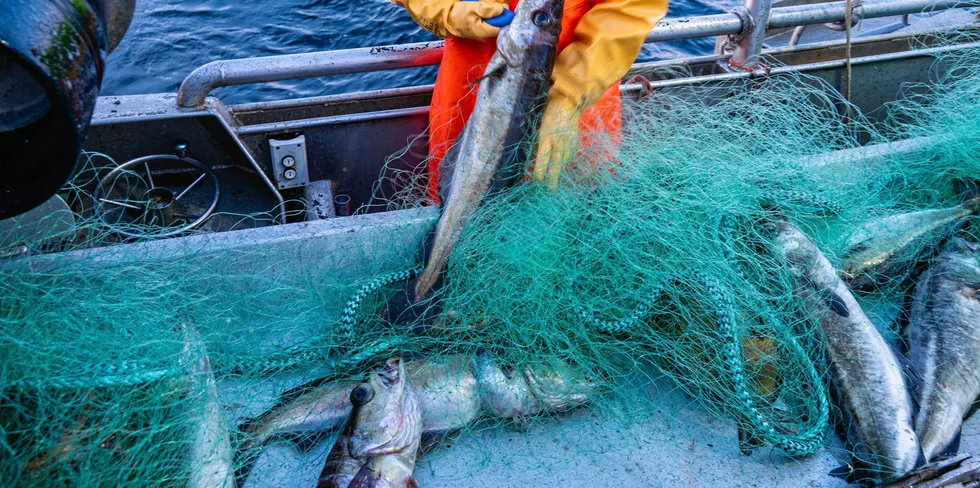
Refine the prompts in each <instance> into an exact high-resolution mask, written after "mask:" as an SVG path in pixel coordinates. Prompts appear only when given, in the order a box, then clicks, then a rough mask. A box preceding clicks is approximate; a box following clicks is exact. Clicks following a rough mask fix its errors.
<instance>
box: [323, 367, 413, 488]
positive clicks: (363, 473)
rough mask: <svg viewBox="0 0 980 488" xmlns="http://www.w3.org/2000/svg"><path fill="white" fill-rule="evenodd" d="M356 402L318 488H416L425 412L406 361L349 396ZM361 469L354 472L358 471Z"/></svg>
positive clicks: (376, 374)
mask: <svg viewBox="0 0 980 488" xmlns="http://www.w3.org/2000/svg"><path fill="white" fill-rule="evenodd" d="M350 401H351V404H353V408H352V410H351V415H350V417H349V419H348V422H347V426H346V428H345V429H344V432H343V433H342V434H341V436H340V437H339V438H338V439H337V441H336V442H335V443H334V447H333V449H332V450H331V452H330V454H329V455H328V457H327V462H326V463H325V464H324V467H323V471H322V472H321V473H320V480H319V483H318V484H317V486H318V487H324V488H326V487H347V486H393V487H410V486H415V480H414V479H413V478H412V472H413V470H414V469H415V458H416V456H417V454H418V449H419V443H420V442H421V438H422V412H421V407H420V406H419V402H418V397H417V396H416V394H415V387H414V386H412V384H411V381H410V380H409V378H408V374H407V373H406V371H405V363H404V362H403V361H402V360H401V358H392V359H390V360H388V362H387V363H385V365H384V366H382V367H381V368H378V369H377V370H376V371H375V372H374V373H372V374H371V376H370V378H369V379H368V381H366V382H364V383H362V384H360V385H358V386H357V387H355V388H354V389H353V390H352V391H351V393H350ZM355 467H356V468H357V469H356V470H354V468H355Z"/></svg>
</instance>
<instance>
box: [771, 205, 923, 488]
mask: <svg viewBox="0 0 980 488" xmlns="http://www.w3.org/2000/svg"><path fill="white" fill-rule="evenodd" d="M773 224H774V229H773V230H775V231H776V235H775V239H774V243H775V246H776V248H777V249H778V252H779V254H780V255H781V257H782V258H783V259H784V260H785V262H786V263H787V264H788V267H789V271H790V274H791V276H792V277H793V280H794V283H795V288H796V293H797V294H799V295H800V296H801V297H802V298H803V300H804V301H805V303H806V304H807V305H808V306H809V307H810V309H811V310H814V311H815V312H816V313H817V314H818V315H819V317H820V326H821V329H822V330H823V336H824V343H825V344H826V350H825V357H826V360H827V362H828V364H829V366H830V373H831V381H830V383H831V393H832V398H833V400H834V404H835V406H836V409H835V414H836V415H835V417H836V420H837V428H838V434H840V435H841V437H842V438H843V439H844V440H845V443H846V444H847V445H848V448H849V450H850V452H851V462H850V463H849V464H848V465H845V466H842V467H841V468H838V469H835V470H834V471H832V472H831V473H830V474H831V475H832V476H836V477H840V478H844V479H846V480H847V481H849V482H860V483H863V484H887V483H891V482H893V481H896V480H899V479H901V478H902V477H903V476H905V475H906V474H907V473H909V472H911V471H912V470H914V469H916V468H918V467H920V466H922V465H923V464H925V459H924V457H923V454H922V450H921V449H920V447H919V439H918V437H917V435H916V433H915V428H914V423H913V417H914V414H915V412H914V404H913V398H912V395H911V394H910V389H911V388H910V386H911V385H910V380H909V376H910V374H909V373H910V371H909V368H907V366H906V363H905V362H904V361H903V358H902V357H901V356H900V355H898V354H897V353H896V351H895V350H894V349H893V348H892V347H891V346H890V345H889V344H888V343H887V342H886V341H885V339H884V338H883V337H882V336H881V334H880V333H879V332H878V330H877V329H876V328H875V326H874V324H872V323H871V321H870V320H869V319H868V317H867V316H866V315H865V314H864V312H863V311H862V310H861V307H860V306H859V305H858V303H857V301H856V300H855V298H854V295H853V294H852V293H851V291H850V290H849V289H848V288H847V286H846V285H845V284H844V283H843V281H842V280H841V278H840V277H839V276H838V274H837V270H835V269H834V268H833V266H832V265H831V264H830V261H828V260H827V258H826V256H824V254H823V253H822V252H821V251H820V250H819V249H818V248H817V246H816V244H814V242H813V241H812V240H811V239H810V237H809V236H807V235H806V234H804V233H803V231H801V230H800V229H799V228H797V227H796V226H795V225H793V224H791V223H790V222H788V221H785V220H779V221H777V222H774V223H773Z"/></svg>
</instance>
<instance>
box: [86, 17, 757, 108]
mask: <svg viewBox="0 0 980 488" xmlns="http://www.w3.org/2000/svg"><path fill="white" fill-rule="evenodd" d="M740 3H741V2H740V1H738V0H673V1H671V5H670V10H669V12H668V14H667V15H668V17H684V16H691V15H706V14H713V13H720V12H725V11H728V10H730V9H731V8H733V7H734V6H735V5H737V4H740ZM435 39H437V38H436V37H435V36H433V35H431V34H429V33H428V32H426V31H424V30H422V29H421V28H419V27H418V26H417V25H415V23H414V22H413V21H412V19H411V18H409V16H408V14H407V13H406V12H405V11H404V10H403V9H402V8H400V7H397V6H395V5H393V4H391V3H390V2H389V0H356V1H355V0H332V1H329V0H284V1H278V2H260V1H257V0H183V1H180V2H174V1H172V0H137V11H136V16H135V18H134V19H133V23H132V25H131V26H130V28H129V32H128V33H127V34H126V37H125V38H124V39H123V41H122V43H121V44H120V45H119V47H118V48H117V49H116V50H115V51H113V53H112V54H111V55H110V56H109V59H108V63H107V72H106V77H105V80H104V82H103V85H102V86H103V91H102V93H103V94H105V95H130V94H137V93H161V92H175V91H177V88H178V87H179V86H180V82H181V81H182V80H183V79H184V77H186V76H187V75H188V74H189V73H190V72H191V71H193V70H194V69H195V68H197V67H198V66H201V65H203V64H205V63H208V62H211V61H216V60H219V59H236V58H247V57H256V56H272V55H279V54H293V53H305V52H313V51H324V50H334V49H349V48H356V47H371V46H382V45H389V44H402V43H409V42H423V41H429V40H435ZM713 49H714V43H713V40H711V39H697V40H686V41H677V42H671V43H662V44H658V45H647V46H645V47H644V49H643V52H642V53H641V54H640V57H639V59H640V60H641V61H647V60H657V59H668V58H670V57H674V56H677V55H679V54H688V55H696V54H706V53H710V52H711V51H712V50H713ZM435 73H436V67H427V68H418V69H409V70H396V71H389V72H386V73H362V74H355V75H344V76H334V77H324V78H315V79H307V80H296V81H288V82H280V83H268V84H262V85H250V86H245V87H229V88H222V89H219V90H217V91H215V92H214V94H215V95H217V96H219V97H221V99H222V100H223V101H225V102H226V103H242V102H252V101H261V100H275V99H283V98H290V97H297V96H317V95H330V94H337V93H345V92H354V91H362V90H375V89H381V88H394V87H401V86H414V85H422V84H427V83H432V82H433V81H434V80H435Z"/></svg>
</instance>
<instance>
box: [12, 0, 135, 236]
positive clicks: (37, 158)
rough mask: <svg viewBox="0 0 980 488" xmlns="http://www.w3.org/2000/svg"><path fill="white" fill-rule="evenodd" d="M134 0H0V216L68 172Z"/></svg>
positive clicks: (52, 189)
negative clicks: (106, 65)
mask: <svg viewBox="0 0 980 488" xmlns="http://www.w3.org/2000/svg"><path fill="white" fill-rule="evenodd" d="M134 4H135V0H91V1H88V0H3V1H2V2H0V219H5V218H8V217H13V216H16V215H19V214H21V213H24V212H26V211H28V210H30V209H32V208H34V207H36V206H38V205H40V204H41V203H43V202H44V201H46V200H47V199H49V198H50V197H51V196H52V195H54V194H55V193H57V192H58V190H59V189H60V188H61V187H62V186H63V185H64V184H65V182H66V181H68V179H69V178H70V177H71V176H72V175H73V174H74V173H75V169H76V163H77V161H78V155H79V153H80V152H81V148H82V144H83V143H84V141H85V134H86V133H87V132H88V126H89V121H90V119H91V117H92V111H93V109H94V108H95V101H96V99H97V98H98V95H99V89H100V87H101V85H102V77H103V73H104V68H105V58H106V56H107V55H108V53H109V52H110V51H111V50H112V49H113V48H114V47H115V46H116V44H118V43H119V40H120V39H121V38H122V36H123V34H125V32H126V29H127V28H128V26H129V22H130V20H131V19H132V15H133V7H134Z"/></svg>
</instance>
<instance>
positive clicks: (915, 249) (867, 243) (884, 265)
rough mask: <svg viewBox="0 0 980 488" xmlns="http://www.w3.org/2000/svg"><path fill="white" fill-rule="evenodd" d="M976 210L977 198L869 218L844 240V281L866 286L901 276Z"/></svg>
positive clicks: (842, 267) (855, 286)
mask: <svg viewBox="0 0 980 488" xmlns="http://www.w3.org/2000/svg"><path fill="white" fill-rule="evenodd" d="M978 210H980V198H974V199H972V200H968V201H966V202H964V203H963V204H962V205H957V206H955V207H951V208H944V209H938V210H923V211H920V212H912V213H906V214H900V215H892V216H889V217H885V218H881V219H876V220H872V221H870V222H868V223H866V224H864V225H863V226H861V227H860V228H859V229H858V230H856V231H855V232H854V233H853V234H852V235H851V237H850V238H849V239H848V240H847V243H846V244H845V248H844V252H843V262H842V264H841V271H842V272H843V276H844V277H845V279H846V280H847V284H848V285H849V286H850V287H852V288H855V289H868V288H872V287H874V286H876V285H881V284H885V283H887V282H889V281H890V280H892V279H895V278H902V277H904V276H905V275H906V273H907V272H908V270H910V269H911V268H912V267H913V266H915V264H916V263H918V262H920V261H922V259H923V258H924V257H926V256H927V255H928V254H929V253H930V252H932V251H933V250H934V249H935V248H936V246H938V245H939V244H940V243H941V242H942V241H943V240H945V239H946V238H948V237H949V236H950V235H952V233H953V232H954V231H955V230H956V229H957V228H958V227H959V226H960V225H962V223H963V222H964V221H965V219H966V217H968V216H970V215H974V214H976V213H977V211H978Z"/></svg>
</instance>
